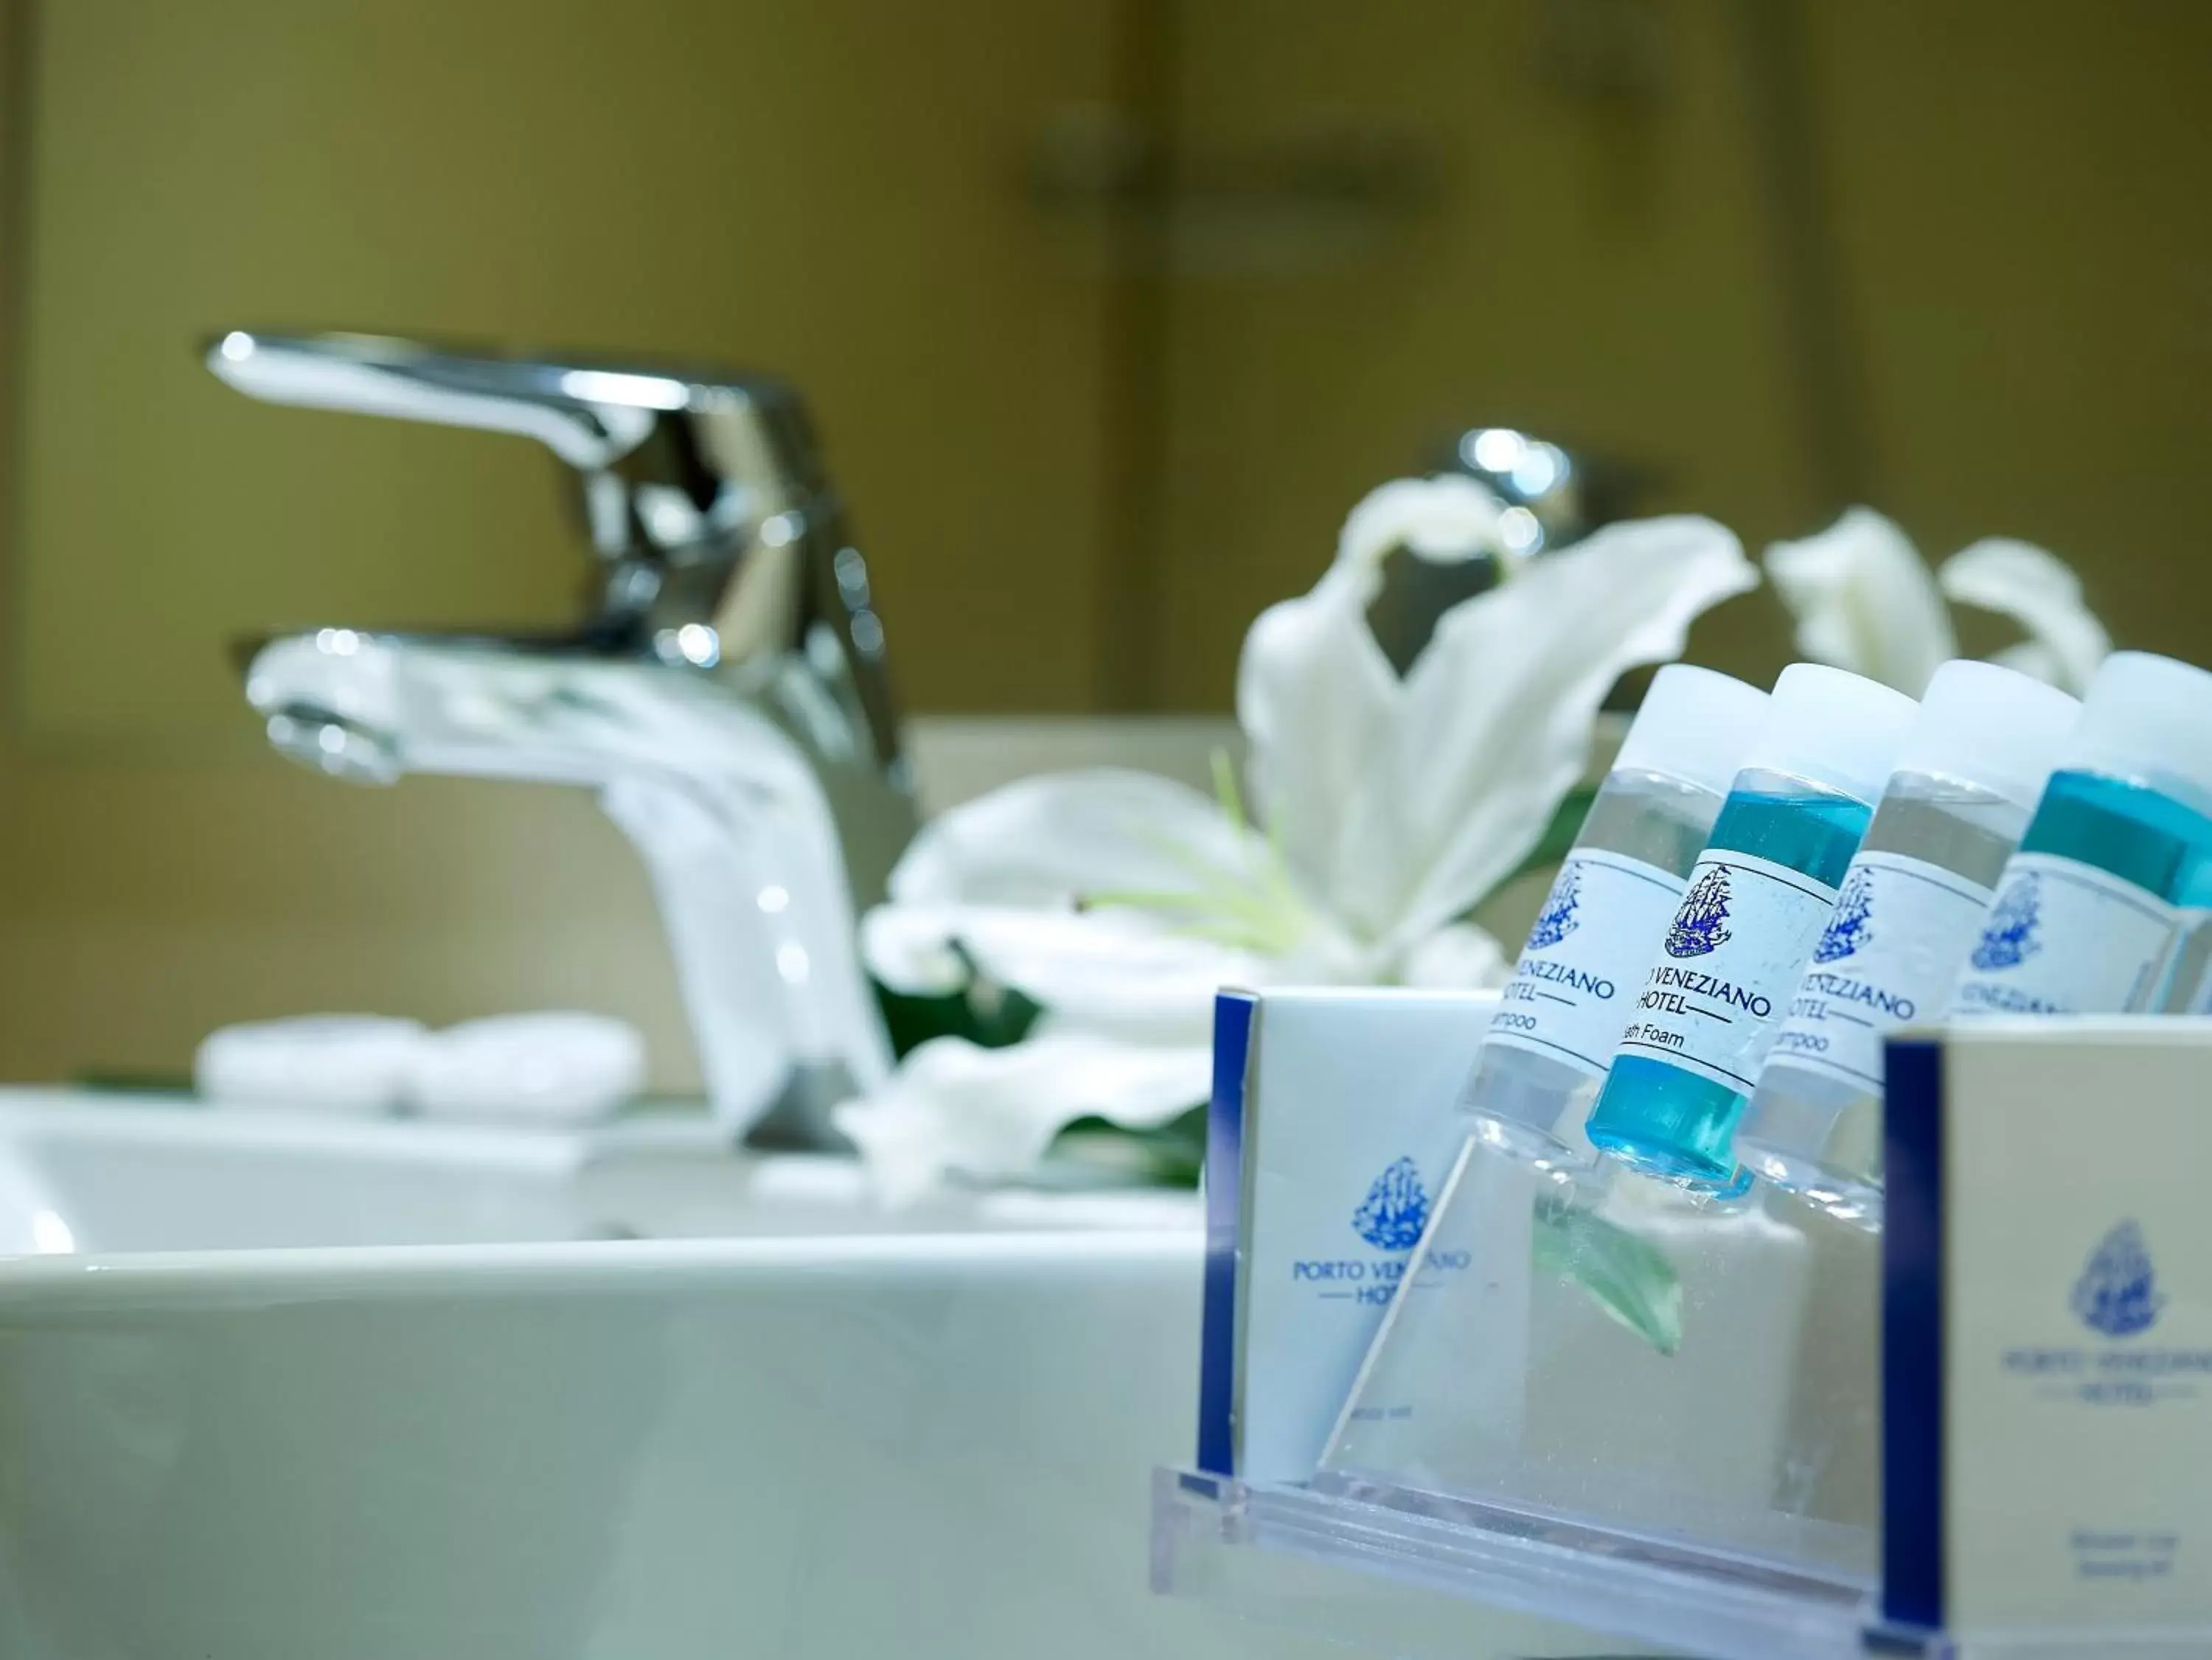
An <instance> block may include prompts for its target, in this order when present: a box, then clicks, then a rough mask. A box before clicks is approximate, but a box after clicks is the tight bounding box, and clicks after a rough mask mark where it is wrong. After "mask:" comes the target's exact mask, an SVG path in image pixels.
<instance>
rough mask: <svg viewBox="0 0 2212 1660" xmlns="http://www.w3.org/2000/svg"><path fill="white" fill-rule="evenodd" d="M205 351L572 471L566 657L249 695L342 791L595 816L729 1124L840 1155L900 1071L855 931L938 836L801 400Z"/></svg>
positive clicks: (325, 654) (435, 647) (251, 684)
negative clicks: (663, 961)
mask: <svg viewBox="0 0 2212 1660" xmlns="http://www.w3.org/2000/svg"><path fill="white" fill-rule="evenodd" d="M204 360H205V362H206V364H207V367H209V369H210V371H212V372H213V373H215V374H216V376H217V377H218V378H220V379H222V381H224V382H225V384H227V385H230V386H232V387H234V388H235V389H236V390H238V391H241V392H244V393H246V395H247V396H248V397H254V398H258V399H260V400H262V401H263V402H265V403H280V404H289V405H292V406H295V407H300V408H307V409H337V410H343V411H349V412H351V413H355V414H362V415H386V416H394V417H398V418H399V419H403V420H411V421H428V422H432V423H435V424H439V425H446V426H460V427H480V428H485V429H489V430H492V431H497V432H505V433H514V434H516V435H518V436H522V437H527V438H532V439H536V440H538V442H539V443H541V444H543V445H545V446H546V448H548V449H550V451H552V452H553V453H554V454H555V455H556V456H557V457H559V458H560V459H561V460H562V462H564V463H567V464H568V468H569V469H570V470H571V471H572V473H573V476H574V487H575V490H576V499H577V502H578V505H579V506H580V510H581V515H582V519H583V523H584V526H585V528H586V531H587V533H588V536H589V540H590V542H591V545H592V550H593V553H594V554H595V555H596V559H597V564H598V570H599V577H598V580H597V581H596V582H595V583H594V584H593V585H592V588H591V589H590V591H589V592H590V603H589V607H588V610H587V612H586V615H585V616H584V618H583V619H582V621H581V622H580V626H579V627H577V629H576V630H575V632H574V633H573V634H572V635H570V636H568V637H567V638H566V639H557V640H551V641H548V640H543V639H519V638H513V637H497V636H486V637H479V638H475V639H463V638H459V637H454V638H441V637H426V636H421V635H407V634H392V633H362V632H359V631H357V630H354V629H349V628H324V629H319V630H317V631H315V632H314V633H302V634H296V635H291V636H288V637H284V638H280V639H275V640H272V641H270V642H267V643H266V644H264V645H261V646H260V647H258V650H257V651H255V654H254V656H253V657H252V662H251V666H250V668H249V669H248V684H247V695H248V697H249V698H250V699H251V700H252V703H253V705H254V706H255V707H256V708H257V709H258V710H259V711H260V712H261V713H262V715H263V717H264V719H265V720H266V722H267V724H268V732H269V737H270V742H272V743H274V744H275V745H276V748H278V749H279V750H281V751H282V752H283V753H284V754H288V755H289V756H291V757H293V758H294V759H295V760H301V761H304V762H306V763H307V765H310V766H314V767H315V768H317V769H318V770H319V771H321V772H327V773H330V774H331V775H333V776H336V777H339V778H343V779H353V780H355V781H357V782H364V783H390V782H392V781H393V780H394V779H398V777H399V776H400V775H401V774H402V773H403V772H449V773H457V774H462V775H465V776H469V777H473V778H508V779H540V780H544V781H547V782H554V783H566V784H572V785H580V786H583V787H586V788H589V789H592V790H596V791H598V792H599V799H600V802H601V803H602V804H603V805H604V806H605V809H606V810H607V811H608V813H609V814H610V815H612V816H613V817H614V819H615V820H616V821H617V823H618V824H620V825H621V826H622V827H623V829H624V830H625V831H626V832H628V833H629V837H630V839H631V840H632V841H633V842H634V843H635V845H636V846H637V848H638V850H639V851H640V853H641V855H642V856H643V857H644V858H645V861H646V863H647V868H648V869H649V870H650V871H651V873H652V875H653V885H654V888H655V891H656V894H657V895H658V897H659V904H660V908H661V912H662V914H663V917H664V918H665V923H666V926H667V929H668V933H669V939H670V942H671V946H672V947H673V948H674V950H675V954H676V958H677V966H678V973H679V975H680V976H681V978H682V979H683V983H684V997H685V1002H686V1006H687V1009H688V1011H689V1013H690V1019H691V1026H692V1030H693V1032H694V1033H696V1037H697V1040H698V1044H699V1049H700V1055H701V1061H702V1069H703V1070H704V1071H705V1072H706V1074H707V1076H708V1088H709V1091H710V1093H711V1094H713V1096H714V1104H715V1108H716V1110H717V1111H718V1112H720V1113H721V1114H722V1115H723V1117H724V1118H726V1119H727V1120H728V1121H729V1122H731V1123H732V1124H735V1125H740V1126H742V1125H748V1124H750V1125H752V1126H754V1130H755V1139H756V1140H759V1139H762V1138H763V1137H764V1136H772V1137H774V1138H775V1139H776V1140H777V1141H779V1142H786V1143H789V1142H797V1143H799V1144H816V1145H818V1144H823V1143H824V1142H830V1143H833V1144H834V1143H835V1142H837V1141H839V1140H840V1139H842V1138H838V1137H836V1136H835V1134H834V1132H833V1131H831V1130H829V1128H828V1123H827V1118H826V1106H827V1105H828V1104H829V1102H831V1101H833V1100H836V1099H838V1098H839V1097H840V1096H841V1095H842V1094H843V1093H848V1092H850V1091H851V1090H853V1089H855V1088H866V1087H869V1086H871V1085H872V1084H873V1083H874V1082H875V1081H878V1080H879V1079H880V1078H881V1077H882V1076H883V1075H884V1072H885V1070H886V1069H887V1068H888V1065H889V1058H888V1052H887V1050H886V1046H885V1044H884V1036H883V1030H882V1026H881V1022H880V1019H879V1017H878V1015H877V1013H876V1010H875V1007H874V1003H873V999H872V997H871V995H870V993H869V991H868V989H867V986H866V982H865V980H864V979H863V978H862V977H861V974H860V967H859V964H858V954H857V950H856V948H855V942H854V929H853V912H854V906H855V905H860V906H866V905H868V904H872V903H873V902H874V901H875V900H878V899H880V898H881V897H882V896H883V894H884V889H885V886H886V883H887V882H888V880H889V877H890V869H891V866H892V864H893V863H894V862H895V861H896V859H897V857H898V856H899V854H900V852H901V851H903V849H904V848H905V846H906V844H907V842H908V840H909V839H911V838H912V836H913V834H914V832H915V824H916V815H915V804H914V794H913V788H912V783H911V780H910V779H909V778H908V772H907V764H906V760H905V757H904V754H902V748H901V744H900V733H899V725H898V718H897V710H896V703H895V701H894V700H893V698H892V695H891V689H890V678H889V676H888V674H887V672H886V669H885V663H884V627H883V622H882V620H881V618H880V617H879V616H878V613H877V611H876V609H875V597H874V594H873V592H872V589H871V587H870V584H869V579H868V568H867V564H866V560H864V559H862V557H861V555H860V551H859V549H858V548H854V546H853V545H852V542H851V541H850V539H849V537H848V533H847V530H846V528H845V515H844V506H843V503H842V500H841V499H840V498H839V496H838V494H837V493H836V489H835V488H834V487H833V486H832V485H831V483H830V482H829V478H828V477H827V476H826V475H825V474H824V473H823V469H822V466H821V462H820V458H819V456H818V454H817V450H816V447H815V444H814V439H813V434H812V430H811V426H810V425H809V423H808V421H807V420H806V415H805V409H804V407H803V405H802V404H801V403H800V401H799V397H798V395H797V393H795V392H794V391H792V389H791V388H790V387H788V386H787V385H783V384H782V383H781V382H780V381H776V380H774V379H769V378H767V377H764V376H758V375H737V374H732V373H727V372H724V371H713V372H708V373H701V372H699V371H697V370H696V369H693V368H681V367H667V366H640V365H636V364H633V363H612V362H605V361H599V360H590V359H584V358H577V357H568V356H564V357H560V358H556V359H550V360H533V359H528V358H521V357H516V356H513V355H511V354H505V353H501V352H497V351H487V350H456V349H452V348H439V347H434V346H429V345H425V344H422V343H420V342H415V341H408V340H395V339H386V338H380V337H376V336H363V335H338V334H321V335H270V334H257V333H252V332H249V331H247V330H242V329H233V330H228V332H226V333H223V334H222V335H219V336H216V337H214V338H213V339H212V340H210V342H207V344H206V345H205V347H204ZM771 1075H773V1076H774V1078H775V1079H776V1080H778V1081H777V1082H775V1083H771V1082H770V1081H769V1080H770V1077H771Z"/></svg>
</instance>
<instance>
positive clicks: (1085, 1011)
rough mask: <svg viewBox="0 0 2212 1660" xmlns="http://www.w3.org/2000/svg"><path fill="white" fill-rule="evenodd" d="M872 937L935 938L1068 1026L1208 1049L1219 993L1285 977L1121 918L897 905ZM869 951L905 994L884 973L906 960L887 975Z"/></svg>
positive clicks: (872, 951) (1244, 957)
mask: <svg viewBox="0 0 2212 1660" xmlns="http://www.w3.org/2000/svg"><path fill="white" fill-rule="evenodd" d="M878 918H880V919H881V920H880V921H879V920H878ZM868 931H869V933H870V934H871V935H872V936H873V935H876V934H878V933H879V932H880V933H884V934H890V935H893V936H896V938H897V940H898V942H899V943H900V944H901V945H902V946H910V945H911V942H915V941H925V940H936V941H938V942H940V948H941V949H943V950H945V952H946V954H951V948H952V947H954V946H955V945H957V947H958V948H959V949H960V950H961V951H962V952H964V953H965V954H966V955H967V957H968V959H969V960H971V961H972V962H973V963H974V964H975V968H976V971H977V972H979V973H981V974H982V975H983V976H984V977H985V978H987V979H990V980H994V981H996V982H997V983H998V984H1000V985H1004V986H1009V987H1011V988H1012V989H1013V990H1014V991H1019V992H1020V993H1021V994H1022V995H1023V996H1024V997H1027V998H1029V999H1030V1001H1031V1002H1032V1003H1036V1004H1037V1005H1039V1006H1040V1007H1041V1008H1044V1009H1049V1010H1051V1011H1052V1012H1053V1014H1054V1015H1056V1016H1058V1017H1060V1018H1061V1019H1063V1020H1066V1021H1076V1022H1080V1023H1081V1024H1083V1025H1085V1026H1087V1027H1110V1028H1111V1029H1113V1030H1114V1031H1115V1033H1119V1034H1121V1035H1125V1036H1138V1035H1142V1036H1144V1037H1146V1038H1147V1039H1150V1040H1152V1041H1174V1042H1183V1041H1188V1042H1197V1043H1203V1042H1205V1041H1206V1034H1207V1033H1208V1031H1209V1030H1210V1024H1209V1022H1210V1021H1211V1018H1212V1007H1213V994H1214V993H1215V992H1216V991H1218V990H1219V989H1220V988H1221V987H1222V986H1224V985H1231V984H1236V985H1257V984H1265V983H1268V982H1270V981H1273V979H1274V978H1276V975H1277V973H1278V972H1279V970H1278V966H1277V965H1276V964H1275V963H1273V962H1272V961H1270V960H1266V959H1263V958H1260V957H1257V956H1255V955H1253V954H1250V953H1249V952H1243V951H1237V950H1232V949H1229V948H1225V947H1223V946H1220V945H1218V944H1215V943H1213V942H1211V941H1207V940H1203V939H1193V938H1190V937H1188V936H1185V935H1182V934H1180V933H1178V932H1177V931H1176V930H1175V929H1174V928H1173V926H1172V925H1171V924H1169V923H1168V922H1166V921H1164V920H1163V919H1162V918H1156V917H1152V916H1148V915H1146V914H1143V913H1141V912H1133V911H1126V910H1120V909H1102V910H1097V911H1073V910H1066V909H1046V908H1038V907H1024V906H1004V905H948V906H920V905H915V906H907V905H892V906H879V907H878V909H877V911H876V912H872V913H871V916H870V921H869V925H868ZM867 950H868V960H869V966H870V968H871V969H872V970H873V971H874V972H876V973H877V976H878V978H881V979H884V983H885V984H894V985H896V982H895V981H893V980H891V979H890V978H889V976H888V974H887V973H886V972H885V970H887V969H888V970H890V971H892V972H896V968H897V967H898V966H899V961H898V960H897V959H895V958H892V957H890V956H889V954H886V959H885V960H884V963H883V964H882V965H881V966H878V958H877V955H876V947H875V944H874V942H873V940H871V942H870V943H869V945H868V946H867ZM900 989H903V988H900Z"/></svg>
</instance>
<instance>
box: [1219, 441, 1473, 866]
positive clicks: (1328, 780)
mask: <svg viewBox="0 0 2212 1660" xmlns="http://www.w3.org/2000/svg"><path fill="white" fill-rule="evenodd" d="M1503 511H1504V504H1503V503H1502V502H1500V501H1499V500H1498V498H1497V496H1496V495H1494V494H1492V493H1491V492H1490V491H1489V490H1487V489H1486V488H1484V487H1483V486H1482V485H1480V484H1479V483H1477V482H1475V481H1474V480H1473V479H1471V478H1468V477H1467V476H1464V475H1461V474H1446V475H1442V476H1437V477H1435V478H1401V479H1396V480H1394V481H1392V482H1390V483H1388V484H1384V485H1382V486H1380V487H1379V488H1376V489H1374V490H1370V492H1368V494H1366V496H1365V497H1364V498H1363V499H1362V500H1361V501H1360V503H1359V505H1358V506H1356V507H1354V508H1353V509H1352V512H1351V513H1350V515H1349V516H1347V517H1346V519H1345V521H1344V529H1343V530H1342V531H1341V532H1340V534H1339V536H1338V537H1337V545H1336V558H1335V560H1334V562H1332V563H1331V564H1330V566H1329V567H1328V570H1327V571H1325V572H1324V573H1322V579H1321V580H1320V581H1319V582H1317V583H1316V584H1315V585H1314V586H1313V588H1312V589H1311V590H1310V591H1309V592H1307V593H1305V594H1304V595H1302V596H1300V597H1298V598H1297V599H1291V600H1285V601H1283V602H1281V603H1279V604H1275V605H1271V606H1269V607H1268V608H1267V609H1266V610H1265V611H1262V612H1261V614H1260V616H1259V618H1258V620H1257V621H1255V622H1254V623H1253V625H1252V627H1251V629H1250V630H1249V632H1248V633H1246V635H1245V637H1244V651H1243V656H1242V657H1240V658H1239V659H1238V661H1237V724H1239V725H1241V726H1242V727H1243V729H1244V736H1245V739H1246V742H1247V745H1248V752H1247V753H1248V760H1247V766H1248V770H1249V777H1250V779H1251V782H1252V791H1253V797H1254V803H1255V809H1256V810H1257V813H1258V815H1259V816H1260V818H1261V819H1262V820H1264V821H1266V823H1267V826H1268V827H1269V829H1270V831H1271V832H1272V833H1273V835H1274V836H1275V837H1276V838H1277V839H1278V840H1279V843H1280V845H1281V846H1282V848H1283V852H1284V857H1285V859H1286V860H1287V861H1288V862H1289V864H1290V866H1291V869H1292V870H1294V871H1296V872H1297V873H1299V874H1300V875H1301V876H1302V877H1304V879H1305V880H1306V881H1307V882H1308V885H1309V886H1310V887H1313V886H1316V884H1318V883H1320V882H1322V881H1326V878H1327V872H1328V869H1329V868H1330V862H1331V861H1332V860H1333V859H1334V857H1335V855H1336V850H1337V848H1338V846H1339V845H1340V843H1341V841H1342V839H1343V828H1342V813H1343V810H1344V807H1345V804H1346V803H1347V802H1348V801H1349V800H1350V799H1351V798H1352V792H1353V791H1356V790H1357V789H1358V787H1359V781H1360V779H1362V777H1363V776H1364V772H1365V770H1366V768H1367V766H1368V765H1369V764H1370V761H1371V760H1372V759H1373V757H1374V754H1375V753H1376V749H1377V748H1378V747H1379V746H1381V745H1382V744H1383V742H1385V741H1386V739H1387V736H1388V734H1389V730H1390V729H1391V726H1392V725H1393V724H1394V723H1395V721H1396V720H1397V718H1398V716H1399V712H1400V709H1401V706H1402V705H1403V703H1404V701H1405V692H1404V688H1402V687H1401V685H1400V684H1399V680H1398V672H1397V670H1396V669H1394V668H1393V667H1391V664H1390V660H1389V657H1386V656H1385V655H1384V654H1383V648H1382V647H1381V646H1380V645H1377V644H1376V639H1375V634H1374V631H1373V630H1372V629H1371V628H1370V627H1369V626H1368V622H1367V608H1368V607H1369V606H1370V605H1371V604H1373V603H1374V602H1375V599H1376V594H1377V593H1378V591H1380V588H1381V585H1382V581H1383V558H1384V556H1385V555H1387V554H1389V552H1390V550H1391V549H1392V548H1396V547H1401V546H1402V547H1406V548H1411V549H1413V551H1414V552H1416V553H1419V554H1422V555H1424V556H1425V557H1427V558H1431V559H1440V560H1442V559H1465V558H1468V557H1469V556H1470V555H1472V554H1475V553H1479V552H1481V551H1484V550H1486V548H1494V546H1495V545H1496V532H1497V527H1498V515H1499V513H1500V512H1503Z"/></svg>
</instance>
